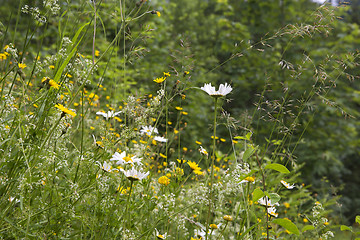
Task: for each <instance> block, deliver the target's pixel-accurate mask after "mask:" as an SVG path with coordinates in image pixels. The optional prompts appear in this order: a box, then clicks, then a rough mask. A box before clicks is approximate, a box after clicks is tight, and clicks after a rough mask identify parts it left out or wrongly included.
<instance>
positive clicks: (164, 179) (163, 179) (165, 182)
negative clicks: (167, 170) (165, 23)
mask: <svg viewBox="0 0 360 240" xmlns="http://www.w3.org/2000/svg"><path fill="white" fill-rule="evenodd" d="M158 182H159V183H160V184H162V185H165V186H167V185H169V184H170V179H169V178H168V177H167V176H162V177H160V178H159V179H158Z"/></svg>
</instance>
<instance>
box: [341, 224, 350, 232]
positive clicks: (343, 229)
mask: <svg viewBox="0 0 360 240" xmlns="http://www.w3.org/2000/svg"><path fill="white" fill-rule="evenodd" d="M340 230H341V231H350V232H352V229H351V227H348V226H346V225H341V226H340Z"/></svg>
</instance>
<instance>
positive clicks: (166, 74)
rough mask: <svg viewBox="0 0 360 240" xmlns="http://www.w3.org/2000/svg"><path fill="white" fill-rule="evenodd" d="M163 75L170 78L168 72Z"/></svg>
mask: <svg viewBox="0 0 360 240" xmlns="http://www.w3.org/2000/svg"><path fill="white" fill-rule="evenodd" d="M163 73H164V77H170V76H171V75H170V73H169V72H163Z"/></svg>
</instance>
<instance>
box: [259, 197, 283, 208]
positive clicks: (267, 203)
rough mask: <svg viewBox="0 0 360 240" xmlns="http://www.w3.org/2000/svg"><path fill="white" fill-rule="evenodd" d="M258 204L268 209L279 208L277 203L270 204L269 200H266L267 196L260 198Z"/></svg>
mask: <svg viewBox="0 0 360 240" xmlns="http://www.w3.org/2000/svg"><path fill="white" fill-rule="evenodd" d="M258 203H259V204H261V205H263V206H268V207H273V206H275V205H276V206H279V203H272V202H271V199H270V198H268V197H267V196H265V197H262V198H260V199H259V200H258Z"/></svg>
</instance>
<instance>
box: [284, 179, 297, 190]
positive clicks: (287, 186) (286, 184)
mask: <svg viewBox="0 0 360 240" xmlns="http://www.w3.org/2000/svg"><path fill="white" fill-rule="evenodd" d="M280 182H281V183H282V185H284V187H286V188H287V189H293V188H294V187H295V185H294V184H293V185H290V184H288V183H287V182H285V181H284V180H281V181H280Z"/></svg>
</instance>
